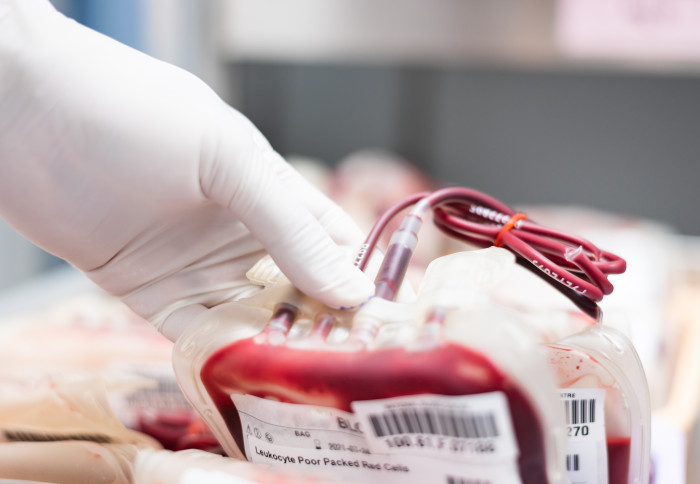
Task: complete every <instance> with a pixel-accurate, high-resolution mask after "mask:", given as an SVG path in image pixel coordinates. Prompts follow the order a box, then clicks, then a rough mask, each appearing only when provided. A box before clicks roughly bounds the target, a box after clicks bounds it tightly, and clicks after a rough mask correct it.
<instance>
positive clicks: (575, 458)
mask: <svg viewBox="0 0 700 484" xmlns="http://www.w3.org/2000/svg"><path fill="white" fill-rule="evenodd" d="M580 468H581V467H580V466H579V455H578V454H567V455H566V470H567V471H578V470H579V469H580Z"/></svg>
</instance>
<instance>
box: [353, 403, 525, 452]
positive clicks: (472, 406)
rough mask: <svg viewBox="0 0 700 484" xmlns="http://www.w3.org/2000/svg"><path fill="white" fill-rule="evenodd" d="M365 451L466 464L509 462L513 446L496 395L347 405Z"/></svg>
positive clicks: (510, 429) (503, 408)
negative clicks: (356, 421) (366, 445)
mask: <svg viewBox="0 0 700 484" xmlns="http://www.w3.org/2000/svg"><path fill="white" fill-rule="evenodd" d="M352 408H353V410H354V411H355V415H356V417H357V418H358V419H359V420H360V422H361V423H362V426H363V428H365V429H368V432H367V433H368V435H367V441H368V442H369V446H370V450H371V451H372V452H377V453H389V454H393V453H410V454H421V455H433V456H439V457H443V458H449V459H458V460H460V461H467V462H490V463H495V462H504V461H515V459H516V458H517V456H518V446H517V444H516V442H515V432H514V431H513V425H512V423H511V421H510V413H509V412H508V401H507V400H506V397H505V395H504V394H503V393H501V392H492V393H482V394H479V395H464V396H442V395H421V396H410V397H398V398H387V399H383V400H369V401H364V402H353V404H352Z"/></svg>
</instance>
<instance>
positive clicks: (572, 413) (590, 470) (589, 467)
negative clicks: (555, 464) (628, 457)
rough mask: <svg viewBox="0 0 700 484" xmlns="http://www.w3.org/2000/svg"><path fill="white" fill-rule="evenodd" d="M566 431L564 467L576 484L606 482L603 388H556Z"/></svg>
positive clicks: (606, 457)
mask: <svg viewBox="0 0 700 484" xmlns="http://www.w3.org/2000/svg"><path fill="white" fill-rule="evenodd" d="M559 394H560V395H561V401H562V405H564V413H565V415H566V427H567V432H568V438H567V445H566V469H567V471H568V473H569V478H570V479H571V481H572V482H575V483H577V484H607V482H608V451H607V446H606V440H605V390H603V389H602V388H566V389H561V388H560V389H559Z"/></svg>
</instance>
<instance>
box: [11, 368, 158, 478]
mask: <svg viewBox="0 0 700 484" xmlns="http://www.w3.org/2000/svg"><path fill="white" fill-rule="evenodd" d="M144 448H155V449H159V448H160V445H159V444H158V443H157V442H156V441H155V440H154V439H152V438H150V437H148V436H146V435H144V434H141V433H138V432H134V431H131V430H128V429H127V428H125V427H124V426H123V425H122V424H121V423H120V422H119V420H118V419H117V418H116V416H115V415H114V413H113V412H112V410H111V408H110V406H109V403H108V401H107V397H106V394H105V392H104V388H103V387H102V385H101V383H100V382H99V380H97V379H95V378H91V377H87V376H82V375H71V376H63V377H57V378H51V379H44V380H40V381H31V382H27V381H24V380H13V379H8V378H3V379H2V380H0V478H7V479H22V480H30V481H31V480H36V481H42V482H52V483H66V484H69V483H70V484H81V483H85V484H92V483H95V482H103V483H109V484H129V483H130V482H131V466H132V460H133V458H134V456H135V455H136V453H137V451H138V450H139V449H144Z"/></svg>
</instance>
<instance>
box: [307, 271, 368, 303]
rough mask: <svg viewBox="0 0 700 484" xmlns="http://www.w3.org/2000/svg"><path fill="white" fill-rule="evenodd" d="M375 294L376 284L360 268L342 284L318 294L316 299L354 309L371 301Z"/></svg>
mask: <svg viewBox="0 0 700 484" xmlns="http://www.w3.org/2000/svg"><path fill="white" fill-rule="evenodd" d="M373 295H374V284H373V283H372V281H371V280H370V279H369V278H367V276H366V275H365V274H363V273H362V272H360V271H359V270H358V271H357V272H356V273H353V274H352V275H351V276H350V277H349V279H348V280H347V281H346V282H344V283H343V284H342V285H338V286H335V287H333V288H332V289H330V290H328V291H324V292H321V293H319V294H318V295H316V297H315V298H316V299H318V300H319V301H321V302H322V303H324V304H326V305H327V306H330V307H332V308H335V309H344V310H353V309H357V308H359V307H360V306H362V305H363V304H364V303H366V302H367V301H369V300H370V299H371V298H372V296H373Z"/></svg>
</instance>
